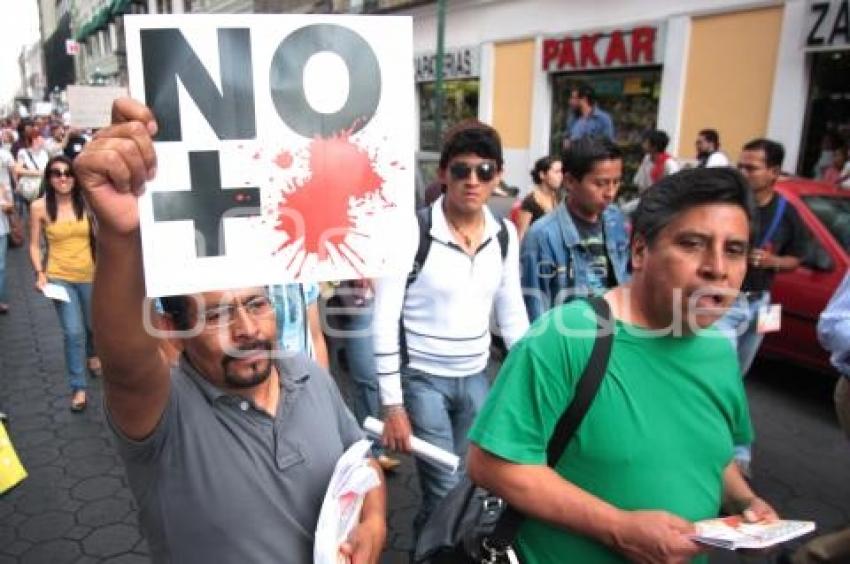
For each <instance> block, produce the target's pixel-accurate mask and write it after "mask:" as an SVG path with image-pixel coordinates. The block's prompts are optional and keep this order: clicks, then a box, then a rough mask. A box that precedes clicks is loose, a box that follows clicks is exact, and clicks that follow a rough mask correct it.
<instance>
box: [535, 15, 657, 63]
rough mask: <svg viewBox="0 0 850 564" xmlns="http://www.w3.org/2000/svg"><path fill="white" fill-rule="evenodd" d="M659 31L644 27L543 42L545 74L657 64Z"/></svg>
mask: <svg viewBox="0 0 850 564" xmlns="http://www.w3.org/2000/svg"><path fill="white" fill-rule="evenodd" d="M657 38H658V30H657V28H655V27H651V26H643V27H636V28H634V29H631V30H628V31H623V30H614V31H612V32H611V33H608V34H601V33H593V34H583V35H580V36H578V37H572V36H567V37H563V38H558V39H554V38H553V39H546V40H544V41H543V70H544V71H547V72H557V71H568V70H585V69H598V68H609V67H621V66H639V65H652V64H656V63H657V62H658V61H657V60H656V58H655V57H656V40H657Z"/></svg>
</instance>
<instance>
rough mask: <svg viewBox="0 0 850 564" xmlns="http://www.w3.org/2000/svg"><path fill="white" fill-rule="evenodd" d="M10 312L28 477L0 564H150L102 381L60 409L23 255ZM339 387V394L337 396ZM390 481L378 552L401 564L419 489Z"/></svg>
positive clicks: (17, 261)
mask: <svg viewBox="0 0 850 564" xmlns="http://www.w3.org/2000/svg"><path fill="white" fill-rule="evenodd" d="M7 288H8V294H9V296H8V297H9V304H10V306H11V310H10V312H9V314H8V315H5V316H0V411H5V412H6V413H7V414H8V415H9V418H10V426H9V432H10V435H11V438H12V441H13V442H14V444H15V447H16V449H17V451H18V454H19V455H20V457H21V460H22V462H23V464H24V466H25V467H26V469H27V471H28V472H29V477H28V478H27V479H26V480H25V481H24V482H23V483H21V484H20V485H19V486H18V487H17V488H15V489H14V490H12V491H11V492H9V493H8V494H6V495H5V496H3V497H0V564H9V563H17V562H21V563H24V564H30V563H32V564H48V563H49V564H64V563H72V562H73V563H80V564H82V563H89V562H109V563H114V564H119V563H120V564H142V563H147V562H149V558H148V550H147V546H146V544H145V541H144V540H143V539H142V538H141V536H140V534H139V532H138V526H137V520H136V505H135V502H134V501H133V499H132V496H131V495H130V491H129V490H128V488H127V480H126V477H125V475H124V467H123V465H122V463H121V460H120V459H119V457H118V455H117V454H116V452H115V449H114V448H113V445H112V442H111V436H110V435H111V434H110V432H109V430H108V429H107V428H106V424H105V422H104V418H103V409H102V405H101V401H100V399H101V382H100V381H98V380H90V381H89V406H88V409H87V410H86V411H85V412H84V413H82V414H74V413H71V412H70V411H69V409H68V404H69V401H70V397H69V392H68V388H67V385H66V383H65V379H64V358H63V353H62V333H61V330H60V328H59V323H58V320H57V317H56V312H55V310H54V309H53V306H52V305H51V304H50V302H49V301H48V300H47V299H46V298H44V297H43V296H41V295H40V294H38V293H36V292H35V291H34V290H33V276H32V271H31V268H30V266H29V264H28V257H27V254H26V250H25V249H13V250H10V251H9V256H8V270H7ZM344 387H345V386H343V388H344ZM404 462H405V463H404V465H403V466H402V467H401V468H400V471H398V472H396V473H395V474H394V475H393V476H392V477H390V479H389V489H390V492H389V496H390V500H391V503H390V511H389V516H388V524H389V534H388V538H387V551H386V553H385V556H384V558H383V559H382V564H406V562H407V551H408V550H409V549H410V543H411V536H410V535H411V533H410V530H411V523H412V520H413V515H414V512H415V510H416V507H417V505H418V496H419V493H418V485H417V484H416V478H415V475H414V473H413V466H412V464H411V462H410V461H409V460H405V461H404Z"/></svg>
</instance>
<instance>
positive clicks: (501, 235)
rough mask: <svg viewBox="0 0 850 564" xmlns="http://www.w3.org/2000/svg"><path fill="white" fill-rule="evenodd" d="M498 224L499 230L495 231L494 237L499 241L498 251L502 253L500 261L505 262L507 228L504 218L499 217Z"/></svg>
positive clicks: (506, 254)
mask: <svg viewBox="0 0 850 564" xmlns="http://www.w3.org/2000/svg"><path fill="white" fill-rule="evenodd" d="M499 224H500V225H501V227H500V228H499V232H498V233H496V239H498V241H499V251H501V253H502V262H505V258H506V257H507V256H508V228H507V227H506V226H505V218H504V217H500V218H499Z"/></svg>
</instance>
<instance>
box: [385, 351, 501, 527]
mask: <svg viewBox="0 0 850 564" xmlns="http://www.w3.org/2000/svg"><path fill="white" fill-rule="evenodd" d="M402 387H403V389H404V405H405V408H406V409H407V413H408V414H409V416H410V424H411V426H412V427H413V434H414V435H416V436H417V437H419V438H420V439H422V440H424V441H427V442H429V443H431V444H433V445H435V446H438V447H440V448H442V449H445V450H447V451H449V452H453V453H455V454H456V455H457V456H459V457H460V460H461V465H460V468H458V471H457V472H456V473H455V474H451V473H449V472H448V471H447V470H443V469H442V468H440V467H438V466H435V465H433V464H431V463H429V462H426V461H423V460H420V459H418V458H417V459H416V466H417V468H418V470H419V485H420V486H421V488H422V505H421V506H420V508H419V513H418V514H417V515H416V519H415V520H414V522H413V531H414V537H418V536H419V531H421V530H422V527H423V526H424V525H425V522H426V521H427V520H428V516H429V515H431V512H433V511H434V508H435V507H436V506H437V503H438V502H439V501H440V500H441V499H443V498H444V497H445V496H446V494H447V493H449V490H451V489H452V488H453V487H454V486H455V485H457V483H458V482H459V481H460V478H461V476H463V473H464V472H465V471H466V451H467V448H468V447H469V439H468V438H467V433H469V428H470V427H472V422H473V420H474V419H475V416H476V415H478V411H479V410H480V409H481V406H482V405H484V400H485V399H486V398H487V392H488V391H489V388H490V381H489V379H488V378H487V374H486V373H485V372H479V373H477V374H472V375H470V376H465V377H460V378H446V377H442V376H434V375H431V374H426V373H425V372H422V371H420V370H415V369H413V368H410V367H409V366H407V367H404V368H402Z"/></svg>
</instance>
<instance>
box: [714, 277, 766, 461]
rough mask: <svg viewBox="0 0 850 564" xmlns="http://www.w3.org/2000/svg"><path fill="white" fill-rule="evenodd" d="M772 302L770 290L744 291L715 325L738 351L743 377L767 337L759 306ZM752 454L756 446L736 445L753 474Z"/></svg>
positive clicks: (736, 455)
mask: <svg viewBox="0 0 850 564" xmlns="http://www.w3.org/2000/svg"><path fill="white" fill-rule="evenodd" d="M769 304H770V292H764V293H762V294H761V295H760V296H758V297H749V296H747V295H746V294H745V293H744V292H741V294H740V295H739V296H738V297H737V298H736V299H735V302H734V303H733V304H732V306H731V307H730V308H729V311H727V312H726V315H724V316H723V317H721V318H720V319H718V320H717V323H715V325H714V326H715V327H716V328H717V329H719V330H720V331H721V332H722V333H724V334H725V335H726V336H727V337H728V338H729V341H730V342H731V343H732V348H733V349H734V350H735V351H736V352H737V353H738V363H739V364H740V365H741V377H744V376H746V375H747V372H749V371H750V366H752V364H753V360H755V358H756V353H757V352H758V350H759V347H760V346H761V342H762V340H763V339H764V335H763V334H760V333H758V332H757V331H756V329H757V326H758V317H759V309H761V308H762V307H763V306H766V305H769ZM752 456H753V455H752V445H735V460H736V461H737V462H738V464H739V465H740V466H741V467H742V469H743V470H744V471H745V473H749V468H750V462H751V461H752Z"/></svg>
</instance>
